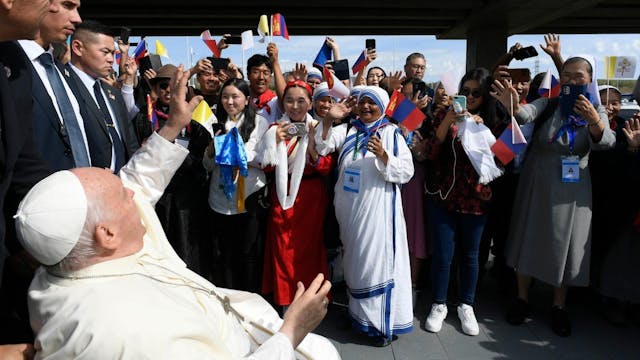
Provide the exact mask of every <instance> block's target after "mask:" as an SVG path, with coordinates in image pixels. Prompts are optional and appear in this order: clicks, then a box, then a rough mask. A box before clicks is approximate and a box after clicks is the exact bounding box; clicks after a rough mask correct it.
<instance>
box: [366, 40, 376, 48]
mask: <svg viewBox="0 0 640 360" xmlns="http://www.w3.org/2000/svg"><path fill="white" fill-rule="evenodd" d="M364 44H365V45H364V46H365V48H366V49H375V48H376V39H367V40H365V41H364Z"/></svg>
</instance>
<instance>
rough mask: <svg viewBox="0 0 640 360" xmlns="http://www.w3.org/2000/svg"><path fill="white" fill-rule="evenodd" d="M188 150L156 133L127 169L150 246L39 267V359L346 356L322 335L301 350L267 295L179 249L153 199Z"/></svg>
mask: <svg viewBox="0 0 640 360" xmlns="http://www.w3.org/2000/svg"><path fill="white" fill-rule="evenodd" d="M187 154H188V151H187V150H186V149H184V148H183V147H181V146H179V145H175V144H172V143H170V142H168V141H166V140H165V139H163V138H162V137H160V136H159V135H157V134H153V135H152V136H151V137H150V138H149V141H148V142H147V144H146V145H145V146H144V147H142V148H141V149H140V150H139V151H138V152H137V153H136V154H135V155H134V157H133V158H132V159H131V160H130V161H129V163H127V165H126V166H125V167H123V168H122V170H121V171H120V177H121V178H122V181H123V183H124V185H125V186H126V187H128V188H130V189H132V190H133V191H134V192H135V197H134V201H135V202H136V205H137V206H138V209H139V212H140V215H141V218H142V222H143V223H144V225H145V227H146V229H147V233H146V235H145V237H144V247H143V249H142V250H141V251H139V252H138V253H136V254H133V255H130V256H127V257H124V258H119V259H116V260H110V261H105V262H102V263H98V264H95V265H92V266H88V267H86V268H83V269H81V270H78V271H75V272H72V273H70V274H65V275H64V276H60V275H54V274H51V273H49V272H47V270H46V269H45V268H43V267H40V269H38V271H37V272H36V276H35V278H34V279H33V281H32V283H31V287H30V289H29V313H30V317H31V326H32V328H33V330H34V332H35V334H36V340H35V347H36V350H37V355H36V358H37V359H73V358H75V359H241V358H248V359H293V358H294V357H295V358H307V356H309V358H316V359H327V358H329V359H339V358H340V356H339V355H338V353H337V351H336V349H335V347H334V346H333V345H332V344H331V343H330V342H329V341H328V340H327V339H325V338H322V337H320V336H317V335H313V334H309V335H308V336H307V337H306V338H305V340H304V341H303V342H302V343H301V344H300V346H299V347H298V348H297V349H296V351H294V349H293V347H292V346H291V342H290V341H289V340H288V338H287V337H286V336H285V335H283V334H281V333H277V332H275V331H273V330H276V331H277V329H279V328H280V326H281V324H282V320H281V319H280V318H279V317H278V315H277V313H276V312H275V311H274V310H273V308H271V306H269V305H268V304H267V303H266V302H264V300H262V298H260V297H259V296H257V295H255V294H251V293H246V292H240V291H234V290H228V289H221V288H216V287H215V286H214V285H212V284H211V283H209V282H208V281H207V280H205V279H203V278H201V277H200V276H198V275H197V274H196V273H194V272H192V271H191V270H189V269H187V268H186V266H185V264H184V262H182V260H180V258H179V257H178V256H177V255H176V253H175V252H174V250H173V249H172V248H171V246H170V245H169V242H168V241H167V238H166V236H165V234H164V231H163V230H162V226H161V225H160V222H159V220H158V217H157V216H156V213H155V211H154V208H153V206H154V204H155V202H156V201H157V200H158V199H159V198H160V196H161V195H162V193H163V191H164V189H165V187H166V185H167V184H168V183H169V181H170V180H171V177H172V176H173V174H174V173H175V171H176V169H177V168H178V167H179V166H180V164H182V161H183V160H184V158H185V157H186V155H187ZM224 298H226V299H228V300H229V302H230V307H225V306H224V305H223V301H221V299H224ZM230 308H232V309H233V310H229V309H230ZM241 316H242V317H241ZM272 333H275V335H273V336H271V334H272ZM260 344H261V345H260Z"/></svg>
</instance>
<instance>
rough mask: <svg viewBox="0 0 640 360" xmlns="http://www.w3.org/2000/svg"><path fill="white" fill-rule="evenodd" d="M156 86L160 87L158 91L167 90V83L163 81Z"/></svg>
mask: <svg viewBox="0 0 640 360" xmlns="http://www.w3.org/2000/svg"><path fill="white" fill-rule="evenodd" d="M158 86H159V87H160V90H167V88H168V87H169V82H168V81H163V82H161V83H158Z"/></svg>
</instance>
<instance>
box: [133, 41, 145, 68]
mask: <svg viewBox="0 0 640 360" xmlns="http://www.w3.org/2000/svg"><path fill="white" fill-rule="evenodd" d="M145 56H147V41H146V40H145V39H144V38H142V39H140V43H139V44H138V46H136V49H135V50H133V57H134V58H135V59H136V62H138V61H139V60H140V59H142V58H143V57H145Z"/></svg>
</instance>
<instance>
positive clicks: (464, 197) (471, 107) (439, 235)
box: [425, 68, 495, 336]
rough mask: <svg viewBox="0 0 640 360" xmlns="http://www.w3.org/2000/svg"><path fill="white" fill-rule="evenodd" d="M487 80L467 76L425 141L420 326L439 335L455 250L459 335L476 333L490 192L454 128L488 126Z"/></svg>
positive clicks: (474, 73)
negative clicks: (427, 236)
mask: <svg viewBox="0 0 640 360" xmlns="http://www.w3.org/2000/svg"><path fill="white" fill-rule="evenodd" d="M490 80H491V78H490V74H489V71H488V70H486V69H484V68H476V69H473V70H470V71H469V72H467V73H466V74H465V75H464V77H463V78H462V80H461V81H460V86H459V91H458V94H459V95H460V96H462V97H455V98H454V100H453V101H454V103H453V104H454V106H452V108H449V109H448V110H444V111H439V112H437V113H436V114H435V120H434V122H433V128H434V129H435V134H434V136H433V137H432V138H431V139H430V140H429V141H428V142H427V147H426V153H427V159H428V160H429V161H430V164H431V165H432V167H431V169H427V170H428V172H427V179H426V188H427V193H428V194H429V197H428V200H429V201H428V216H429V219H428V222H429V225H430V228H431V231H432V241H433V255H432V262H431V278H432V284H433V285H432V287H433V291H432V292H433V304H432V305H431V311H430V313H429V316H428V317H427V320H426V323H425V328H426V330H428V331H430V332H439V331H440V329H441V328H442V323H443V321H444V319H445V318H446V316H447V313H448V308H447V289H448V286H449V279H450V269H451V262H452V259H453V256H454V254H455V253H456V248H457V249H458V251H457V252H458V253H460V255H461V256H460V264H459V268H460V277H459V278H460V286H459V288H460V289H459V299H457V300H458V303H459V305H458V307H457V313H458V318H459V319H460V322H461V324H462V331H463V332H464V333H465V334H467V335H471V336H474V335H478V334H479V331H480V329H479V327H478V322H477V320H476V317H475V314H474V311H473V304H474V300H475V291H476V283H477V281H478V270H479V269H478V251H479V246H480V239H481V236H482V230H483V228H484V225H485V222H486V220H487V215H486V213H487V208H488V205H489V200H490V199H491V189H490V188H489V185H487V184H481V183H480V178H479V175H478V173H477V172H476V170H475V169H474V167H473V165H472V163H471V160H470V159H469V157H468V156H467V153H466V152H465V149H464V148H463V145H462V142H461V140H460V137H459V136H458V126H459V124H460V122H461V121H465V120H464V118H465V117H467V116H471V117H473V118H474V120H475V121H476V122H484V123H489V125H488V126H489V127H490V126H491V123H492V122H493V117H494V115H493V110H494V108H495V102H494V101H492V99H491V97H490V96H489V85H490V84H489V83H490ZM465 103H466V104H465ZM465 105H466V106H465ZM458 107H459V109H456V110H454V108H458Z"/></svg>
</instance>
